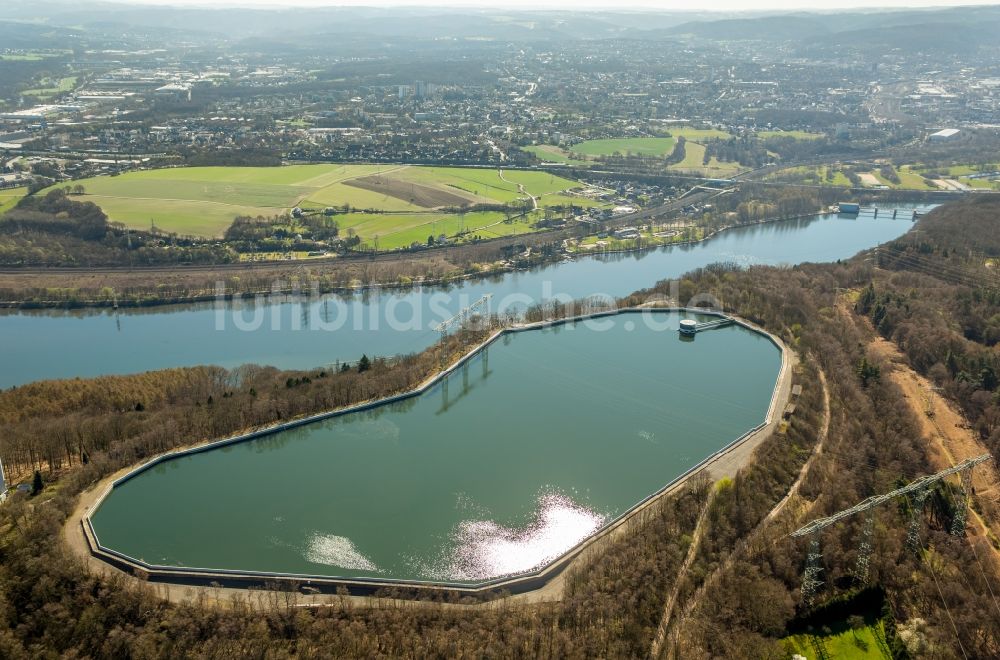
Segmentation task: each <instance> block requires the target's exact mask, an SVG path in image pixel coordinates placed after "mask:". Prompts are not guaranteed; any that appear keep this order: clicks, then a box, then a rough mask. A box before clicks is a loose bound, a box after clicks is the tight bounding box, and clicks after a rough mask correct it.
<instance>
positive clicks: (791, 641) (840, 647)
mask: <svg viewBox="0 0 1000 660" xmlns="http://www.w3.org/2000/svg"><path fill="white" fill-rule="evenodd" d="M876 635H881V636H882V638H883V639H884V638H885V631H884V629H883V627H882V621H881V620H880V621H876V622H873V623H870V624H869V625H867V626H865V627H864V628H860V629H858V630H857V631H853V630H850V629H848V628H846V626H843V627H839V628H838V629H837V630H835V631H834V632H832V633H831V634H829V635H815V636H814V635H808V634H802V635H793V636H791V637H787V638H785V640H784V641H785V647H786V648H787V649H788V651H789V654H792V653H798V654H799V655H803V656H805V657H807V658H814V657H816V649H815V647H814V646H813V641H814V640H815V641H817V642H819V643H820V644H822V645H823V647H824V648H825V649H826V652H827V654H828V655H829V657H831V658H837V659H838V660H840V659H841V658H843V659H844V660H869V659H870V660H883V659H885V658H886V656H885V654H883V652H882V649H881V647H880V646H879V643H878V639H876Z"/></svg>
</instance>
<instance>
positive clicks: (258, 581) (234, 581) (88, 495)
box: [64, 307, 795, 601]
mask: <svg viewBox="0 0 1000 660" xmlns="http://www.w3.org/2000/svg"><path fill="white" fill-rule="evenodd" d="M678 311H697V312H698V313H703V310H679V309H678V308H673V307H661V308H657V309H650V308H644V309H643V308H624V309H620V310H611V311H608V312H601V313H598V314H594V315H585V316H579V317H572V318H565V319H556V320H548V321H542V322H539V323H533V324H530V325H523V326H517V327H513V328H505V329H501V330H498V331H497V332H495V333H493V334H491V335H490V336H489V337H488V338H487V339H486V340H485V341H483V342H482V343H481V344H479V345H477V346H474V347H473V348H472V349H471V350H469V351H468V353H466V354H465V355H464V356H463V357H461V358H460V359H458V360H457V361H455V362H454V363H453V364H452V365H451V366H450V367H448V368H447V369H445V370H443V371H440V372H438V373H435V374H432V375H431V376H430V377H429V378H428V379H427V380H425V381H424V382H423V383H422V384H421V385H420V386H419V387H418V388H416V389H414V390H412V391H410V392H406V393H403V394H400V395H397V396H394V397H390V398H389V399H385V400H379V401H372V402H367V403H361V404H357V405H355V406H351V407H348V408H345V409H340V410H335V411H330V412H326V413H321V414H318V415H313V416H309V417H304V418H301V419H297V420H293V421H291V422H287V423H285V424H282V425H277V426H272V427H268V428H266V429H262V430H258V431H256V432H253V433H249V434H244V435H241V436H234V437H232V438H228V439H226V440H222V441H217V442H215V443H209V444H199V445H196V446H193V447H189V448H187V449H185V450H177V451H173V452H168V453H166V454H162V455H160V456H158V457H156V458H154V459H152V460H151V461H148V462H146V463H144V464H143V465H142V466H139V467H138V468H126V469H123V470H120V471H118V472H117V473H116V474H114V475H112V476H110V477H108V478H106V479H103V480H102V481H101V482H100V483H98V484H97V485H95V486H94V487H92V488H91V489H89V490H88V491H86V492H85V493H84V495H83V496H82V497H81V499H80V501H79V502H78V505H77V507H76V510H75V511H74V514H73V515H72V516H71V517H70V519H69V520H68V521H67V523H66V525H65V527H64V537H66V539H67V541H68V542H69V543H70V546H71V547H72V548H73V549H74V550H75V551H76V552H77V553H78V554H81V553H83V554H84V555H85V556H86V557H87V558H88V559H87V561H88V563H89V564H91V565H92V566H94V567H97V568H100V569H101V570H124V571H126V572H128V573H130V574H132V575H136V576H139V577H140V578H141V579H145V580H149V581H155V582H163V583H171V584H173V585H175V586H176V585H183V586H176V589H183V590H184V591H185V592H186V591H188V590H190V589H192V588H208V589H213V590H217V589H218V588H219V586H229V587H236V586H239V587H243V588H259V587H263V586H265V585H267V584H282V585H284V586H283V587H282V588H284V589H292V590H295V589H297V588H299V587H301V586H302V585H303V584H305V585H307V587H308V588H307V589H305V591H307V592H310V593H315V592H317V591H322V592H326V593H329V594H336V593H338V591H339V592H342V591H343V589H347V590H348V591H350V592H351V593H353V594H355V595H359V594H360V595H372V594H375V593H377V592H380V591H384V590H386V589H402V590H406V591H407V593H408V594H409V597H415V598H441V597H444V596H445V595H448V596H449V597H450V596H454V595H457V596H460V597H464V596H469V597H473V598H476V599H488V598H495V597H497V596H499V595H501V594H505V593H519V592H528V591H535V590H537V589H540V588H542V587H544V586H545V585H548V584H549V583H550V582H551V581H552V580H554V579H555V578H557V577H559V576H560V575H561V574H562V572H563V571H564V570H565V569H566V568H568V567H569V565H570V564H571V563H572V562H573V561H575V560H576V559H577V558H578V557H579V556H580V555H581V554H582V553H583V552H584V551H585V550H587V549H589V548H592V547H593V544H594V543H597V542H599V539H600V538H603V537H605V536H608V535H613V534H617V533H619V531H620V529H621V528H622V526H623V525H627V524H628V521H629V520H630V519H632V518H633V517H634V516H635V515H636V514H638V513H639V512H641V511H644V510H646V509H648V508H649V507H650V506H653V505H654V504H655V503H656V502H657V501H659V500H660V499H661V498H662V497H665V496H667V495H669V494H671V493H674V492H677V491H678V490H679V489H680V488H682V487H683V485H684V484H685V483H686V482H687V481H688V480H689V479H691V478H692V477H694V476H695V475H696V474H698V473H700V472H702V471H704V470H706V469H708V470H709V473H710V474H711V476H712V477H713V478H718V477H719V476H725V475H728V474H730V473H735V470H737V469H738V468H739V467H741V466H742V465H744V464H745V463H746V462H747V461H748V460H749V459H750V456H751V455H752V453H753V450H754V449H755V448H756V446H757V445H758V444H759V443H760V442H761V441H763V439H764V438H765V437H768V435H769V434H770V433H771V432H772V431H773V430H774V428H776V425H777V424H778V423H780V412H779V411H781V410H783V409H784V405H785V404H786V402H787V400H788V398H789V396H790V388H791V378H792V371H793V366H794V363H795V357H794V355H793V354H792V353H791V352H790V350H789V349H788V348H787V347H786V346H785V345H784V344H783V343H782V342H781V340H780V339H779V338H777V337H774V336H773V335H770V334H768V333H766V332H764V331H763V330H762V329H760V328H758V327H756V326H753V325H752V324H749V323H747V322H745V321H738V323H739V324H740V325H742V326H743V327H745V328H747V329H749V330H751V331H753V332H757V333H763V334H764V335H765V336H767V337H768V338H769V339H770V340H771V341H772V342H773V343H774V344H775V346H776V347H778V348H779V350H780V351H781V355H782V363H781V368H780V370H779V373H778V377H777V382H776V384H775V387H774V389H773V391H772V395H771V400H770V406H769V409H768V412H767V415H766V417H765V422H764V423H763V424H761V425H759V426H757V427H756V428H755V429H753V430H752V431H751V432H748V433H746V434H744V435H743V436H741V437H740V438H738V439H737V440H736V441H734V442H733V443H731V444H729V445H728V446H727V447H724V448H722V449H721V450H719V451H717V452H715V453H714V454H712V455H711V456H709V457H707V458H706V459H705V460H703V461H702V462H701V463H699V464H698V465H696V466H695V467H693V468H691V469H690V470H688V471H687V472H685V473H684V474H682V475H680V476H679V477H678V478H677V479H675V480H673V481H672V482H671V483H670V484H668V485H667V486H665V487H664V488H662V489H661V490H659V491H658V492H656V493H654V494H652V495H650V496H649V497H647V498H645V499H644V500H642V501H641V502H639V503H638V504H636V505H635V506H633V507H632V508H630V509H629V510H628V511H626V512H624V513H623V514H622V515H621V516H619V517H618V518H616V519H615V520H614V521H612V522H610V523H608V524H607V525H605V526H604V527H603V528H602V530H601V531H600V532H598V533H597V534H596V535H595V536H592V537H591V538H590V539H588V540H586V541H584V542H583V543H581V544H580V545H578V546H577V547H575V548H573V549H571V550H570V551H568V553H567V554H565V555H563V557H561V558H560V559H558V560H556V562H554V563H552V564H550V565H548V566H547V567H545V568H544V569H542V570H540V571H537V572H535V573H532V574H526V575H521V576H518V577H515V578H510V579H503V580H494V581H490V582H487V583H483V584H482V585H474V586H468V585H462V584H427V583H420V584H417V583H414V582H410V581H392V580H352V579H334V578H323V577H315V576H294V575H280V574H261V573H253V574H248V573H240V572H235V571H201V570H187V569H175V568H170V567H157V566H150V565H147V564H145V563H143V562H139V561H137V560H133V559H131V558H128V557H125V556H123V555H119V554H118V553H115V552H114V551H109V550H107V549H105V548H102V547H100V546H99V544H98V543H97V539H96V536H95V535H94V534H93V530H92V528H91V527H90V525H89V515H90V514H91V513H92V512H93V511H94V510H95V509H96V507H97V506H98V505H99V504H100V501H101V500H102V499H103V497H104V496H105V495H106V494H107V493H108V492H110V488H112V487H113V486H114V485H115V484H116V483H122V482H124V481H125V480H127V479H129V478H131V477H132V476H134V475H136V474H138V473H139V472H141V471H143V470H145V469H148V468H149V467H152V466H153V465H157V464H160V463H162V461H164V460H170V458H173V457H176V456H178V455H180V454H182V453H191V452H200V451H206V450H208V449H210V448H212V447H217V446H221V445H225V444H232V443H234V442H243V441H246V440H250V439H253V438H257V437H260V436H261V435H267V434H271V433H275V432H277V431H280V430H284V429H285V428H287V427H290V426H301V425H303V424H307V423H311V422H313V421H317V420H319V419H325V418H329V417H331V416H335V415H342V414H345V413H347V412H352V411H356V410H366V409H371V408H373V407H376V406H380V405H385V404H386V403H391V402H394V401H398V400H401V399H404V398H409V397H412V396H416V395H418V394H420V393H421V392H424V391H426V390H427V389H428V388H430V387H432V386H434V385H435V384H437V383H438V382H440V381H441V379H443V378H444V377H446V376H448V375H449V374H451V373H453V372H454V371H455V370H456V369H458V368H459V367H460V366H462V365H463V364H464V363H465V362H466V361H468V360H469V359H471V358H473V357H474V356H476V355H477V354H478V353H480V352H481V351H483V350H484V349H485V348H486V347H488V346H489V345H490V344H491V343H492V342H494V341H496V340H497V339H498V338H499V337H501V336H503V335H504V334H507V333H510V332H525V331H532V330H537V329H541V328H545V327H550V326H554V325H561V324H566V323H573V322H577V321H581V320H585V319H587V318H600V317H608V316H613V315H619V314H632V313H647V314H648V313H657V312H672V313H676V312H678ZM616 530H618V531H616ZM97 558H100V560H98V559H97ZM95 561H97V562H98V564H96V565H95V564H94V562H95ZM105 562H108V563H110V564H111V565H113V566H114V567H115V568H114V569H108V563H105ZM176 589H175V590H174V591H175V593H174V595H175V596H176V595H177V594H176ZM545 592H546V593H547V594H549V595H551V589H546V590H545ZM546 597H548V596H546ZM336 598H337V597H332V598H331V601H332V600H336Z"/></svg>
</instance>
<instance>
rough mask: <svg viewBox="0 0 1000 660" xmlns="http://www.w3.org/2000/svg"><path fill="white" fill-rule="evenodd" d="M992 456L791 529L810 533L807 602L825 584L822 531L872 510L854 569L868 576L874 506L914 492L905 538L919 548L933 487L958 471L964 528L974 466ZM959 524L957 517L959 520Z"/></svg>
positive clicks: (800, 533)
mask: <svg viewBox="0 0 1000 660" xmlns="http://www.w3.org/2000/svg"><path fill="white" fill-rule="evenodd" d="M990 458H991V456H990V455H989V454H983V455H982V456H977V457H975V458H970V459H968V460H965V461H962V462H961V463H959V464H958V465H954V466H952V467H950V468H948V469H946V470H941V471H940V472H938V473H937V474H931V475H927V476H925V477H920V478H919V479H916V480H914V481H911V482H910V483H908V484H907V485H905V486H903V487H902V488H897V489H896V490H894V491H891V492H888V493H884V494H882V495H873V496H871V497H869V498H867V499H865V500H863V501H861V502H859V503H857V504H855V505H854V506H852V507H851V508H849V509H844V510H843V511H838V512H837V513H835V514H833V515H832V516H827V517H826V518H817V519H816V520H813V521H812V522H810V523H809V524H807V525H805V526H804V527H801V528H799V529H797V530H795V531H794V532H792V533H791V536H792V537H793V538H802V537H809V554H808V555H807V558H806V567H805V572H804V574H803V577H802V598H803V600H804V601H805V602H806V604H811V603H812V599H813V596H814V595H815V593H816V591H817V590H818V589H819V587H820V586H821V585H822V584H823V583H822V582H820V581H819V578H818V576H819V573H820V571H822V570H823V569H822V566H821V565H820V559H821V558H822V555H821V554H820V553H819V533H820V532H821V531H823V530H824V529H826V528H827V527H829V526H830V525H833V524H835V523H838V522H840V521H841V520H844V519H846V518H850V517H851V516H853V515H856V514H859V513H866V512H870V513H869V518H868V520H866V521H865V524H864V527H863V528H862V533H861V542H860V546H859V552H858V563H857V567H856V569H855V573H856V575H857V576H858V579H859V580H860V581H862V582H866V581H867V580H868V571H869V566H868V564H869V560H870V558H871V553H872V536H873V533H874V524H875V522H874V517H873V514H874V509H875V507H877V506H879V505H882V504H885V503H886V502H889V501H891V500H894V499H895V498H897V497H902V496H904V495H909V494H911V493H912V494H913V511H912V514H911V517H910V522H909V526H908V529H907V536H906V541H907V545H909V546H910V547H911V548H912V549H914V550H919V548H920V528H921V524H922V521H923V516H922V513H923V509H924V503H925V502H926V500H927V496H928V495H930V492H931V488H932V487H933V486H934V484H936V483H937V482H939V481H941V480H942V479H944V478H945V477H949V476H951V475H953V474H959V475H960V476H961V479H962V502H961V506H959V507H958V508H957V512H956V518H957V516H959V515H960V516H961V517H962V527H961V530H963V531H964V529H965V509H966V507H967V506H968V501H969V499H968V496H969V492H970V491H971V486H970V485H969V484H971V479H972V468H973V467H975V466H976V465H979V464H980V463H983V462H985V461H988V460H990ZM956 524H957V520H956ZM955 530H956V525H955V524H953V526H952V533H953V534H954V533H956V531H955Z"/></svg>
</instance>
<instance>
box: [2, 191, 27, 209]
mask: <svg viewBox="0 0 1000 660" xmlns="http://www.w3.org/2000/svg"><path fill="white" fill-rule="evenodd" d="M26 194H28V189H27V188H4V189H0V215H3V214H4V213H6V212H7V211H9V210H11V209H12V208H14V205H15V204H17V202H18V200H20V199H21V198H22V197H24V196H25V195H26Z"/></svg>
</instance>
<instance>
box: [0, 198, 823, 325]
mask: <svg viewBox="0 0 1000 660" xmlns="http://www.w3.org/2000/svg"><path fill="white" fill-rule="evenodd" d="M825 215H829V211H827V210H826V209H819V210H817V211H816V212H814V213H809V214H804V215H796V216H792V217H781V218H777V217H775V218H764V219H762V220H758V221H754V222H750V223H745V224H733V225H725V226H722V227H719V228H716V229H714V230H712V231H710V232H709V233H707V234H705V235H704V236H703V237H701V238H699V239H694V240H686V241H677V242H674V243H670V244H669V245H637V246H635V247H632V248H623V249H615V250H581V251H577V252H574V253H572V254H569V253H567V252H566V251H565V250H564V249H563V248H562V242H563V241H564V240H566V239H567V238H568V237H569V236H568V235H567V236H562V235H561V234H560V236H559V237H556V239H555V240H554V241H549V242H545V243H536V241H537V240H538V239H539V238H542V237H544V236H543V235H545V234H547V232H538V233H536V234H531V235H526V236H522V237H514V238H508V239H502V240H499V241H490V242H488V243H483V244H476V245H463V246H454V247H452V248H441V249H435V250H432V251H428V252H427V253H420V254H417V255H405V256H401V255H398V254H392V253H383V254H381V255H373V256H372V257H350V258H333V259H324V260H312V261H304V262H303V263H285V262H265V263H256V264H227V265H224V266H204V267H197V266H181V267H176V268H167V267H157V268H148V269H135V270H130V269H117V268H94V269H88V268H81V269H77V268H72V269H45V268H41V269H30V270H25V271H21V270H19V269H9V268H8V269H0V309H17V310H44V309H116V308H122V309H137V308H148V307H164V306H171V305H186V304H196V303H205V302H214V301H217V300H220V299H221V300H233V299H238V298H241V297H254V296H284V295H302V294H303V293H311V292H312V291H315V293H317V294H320V295H344V296H353V295H357V294H363V293H366V292H374V291H388V292H407V291H412V290H415V289H419V288H423V287H429V288H435V287H447V286H449V285H453V284H461V283H466V282H475V281H486V280H488V279H490V278H491V277H500V276H503V275H507V274H509V273H515V272H527V271H530V270H532V269H535V268H545V267H547V266H552V265H554V264H557V263H559V262H560V261H564V260H565V259H566V258H567V256H569V257H570V258H572V259H585V258H588V257H589V258H594V257H602V256H605V255H613V254H619V255H621V254H643V253H649V252H653V251H656V250H670V249H674V248H688V247H692V246H695V245H698V244H703V243H706V242H709V241H711V240H713V239H716V238H718V237H720V236H723V235H725V234H726V233H727V232H731V231H733V230H738V229H741V228H750V227H759V226H765V225H773V224H777V223H782V222H795V221H799V220H807V219H810V218H818V217H822V216H825ZM621 221H623V222H627V221H628V217H625V218H623V219H621ZM562 233H565V230H562ZM550 238H551V237H550ZM515 239H520V241H517V240H515ZM522 243H523V244H524V246H525V247H526V248H527V249H528V251H529V255H528V256H524V255H523V254H522V255H519V256H516V257H512V258H509V259H499V258H493V259H492V260H486V261H481V260H478V259H477V257H487V256H491V257H498V256H499V255H497V254H490V252H495V251H497V250H503V249H504V247H510V246H512V245H517V246H520V245H521V244H522ZM543 248H544V249H543ZM27 278H30V280H31V283H32V287H33V289H32V291H34V292H36V293H35V295H33V296H29V293H28V291H27V290H26V289H24V288H22V287H21V285H22V284H23V280H25V279H27ZM220 282H221V283H222V284H223V290H222V291H221V292H220V291H219V290H217V288H216V286H217V284H218V283H220ZM19 291H20V292H21V294H18V292H19ZM38 291H45V292H48V293H49V295H50V296H51V295H52V294H58V296H59V297H48V298H39V297H38V294H37V292H38ZM81 291H94V292H98V295H93V296H91V297H79V296H78V295H77V293H78V292H81Z"/></svg>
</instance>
